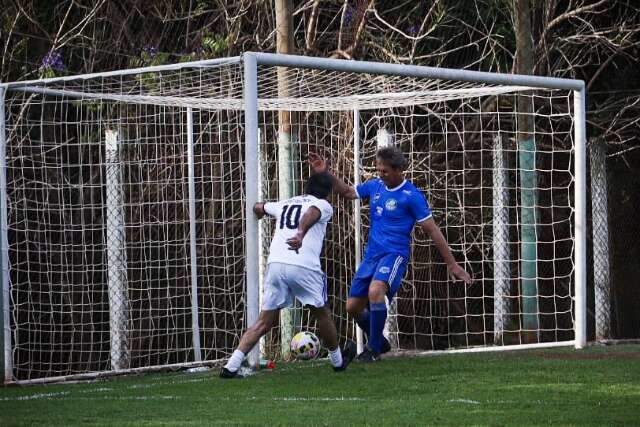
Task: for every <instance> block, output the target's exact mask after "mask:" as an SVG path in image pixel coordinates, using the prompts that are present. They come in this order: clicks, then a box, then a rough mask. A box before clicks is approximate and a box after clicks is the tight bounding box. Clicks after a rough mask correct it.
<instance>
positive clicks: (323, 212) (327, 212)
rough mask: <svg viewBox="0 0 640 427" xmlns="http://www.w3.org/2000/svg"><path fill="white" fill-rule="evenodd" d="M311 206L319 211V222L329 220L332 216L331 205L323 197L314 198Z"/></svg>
mask: <svg viewBox="0 0 640 427" xmlns="http://www.w3.org/2000/svg"><path fill="white" fill-rule="evenodd" d="M311 206H315V207H316V208H318V210H319V211H320V220H319V222H329V220H330V219H331V217H332V216H333V207H332V206H331V204H330V203H329V202H327V201H326V200H324V199H318V200H315V201H314V202H313V203H312V204H311Z"/></svg>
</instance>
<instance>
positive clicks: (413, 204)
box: [409, 190, 431, 222]
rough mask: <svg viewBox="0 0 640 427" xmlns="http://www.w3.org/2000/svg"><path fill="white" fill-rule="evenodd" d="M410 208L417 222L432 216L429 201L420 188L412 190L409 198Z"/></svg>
mask: <svg viewBox="0 0 640 427" xmlns="http://www.w3.org/2000/svg"><path fill="white" fill-rule="evenodd" d="M409 210H410V211H411V214H412V215H413V218H414V219H415V220H416V222H422V221H425V220H427V219H429V218H431V209H430V208H429V203H428V202H427V199H426V198H425V197H424V195H423V194H422V192H420V191H419V190H416V191H414V192H412V194H411V197H410V198H409Z"/></svg>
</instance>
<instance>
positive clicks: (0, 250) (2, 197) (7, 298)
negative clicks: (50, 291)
mask: <svg viewBox="0 0 640 427" xmlns="http://www.w3.org/2000/svg"><path fill="white" fill-rule="evenodd" d="M5 94H6V90H5V89H4V88H3V87H0V262H1V263H2V265H0V269H1V270H2V275H1V277H2V291H1V292H0V307H1V308H2V321H1V322H2V324H0V343H2V351H0V366H1V367H2V369H3V372H4V376H3V378H4V382H9V381H11V380H12V379H13V353H12V351H11V285H10V281H9V237H8V234H9V227H8V218H7V157H6V156H7V132H6V128H5V110H4V100H5Z"/></svg>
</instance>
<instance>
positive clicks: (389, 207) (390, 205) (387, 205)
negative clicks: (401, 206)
mask: <svg viewBox="0 0 640 427" xmlns="http://www.w3.org/2000/svg"><path fill="white" fill-rule="evenodd" d="M384 207H385V208H387V210H388V211H393V210H395V209H396V208H397V207H398V202H396V199H389V200H387V201H386V202H385V204H384Z"/></svg>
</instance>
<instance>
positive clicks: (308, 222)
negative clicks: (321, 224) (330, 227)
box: [298, 206, 321, 238]
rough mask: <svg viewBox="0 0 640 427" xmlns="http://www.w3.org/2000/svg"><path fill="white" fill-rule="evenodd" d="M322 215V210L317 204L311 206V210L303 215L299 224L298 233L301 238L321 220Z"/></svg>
mask: <svg viewBox="0 0 640 427" xmlns="http://www.w3.org/2000/svg"><path fill="white" fill-rule="evenodd" d="M320 216H321V213H320V210H319V209H318V208H316V207H315V206H311V207H310V208H309V210H307V212H305V214H304V215H302V219H301V220H300V224H299V225H298V234H299V235H300V237H301V238H302V237H304V236H305V235H306V234H307V231H309V229H310V228H311V227H313V225H314V224H315V223H316V222H318V221H319V220H320Z"/></svg>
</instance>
